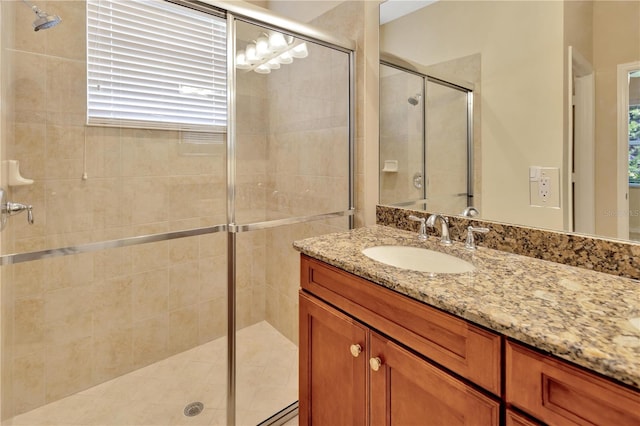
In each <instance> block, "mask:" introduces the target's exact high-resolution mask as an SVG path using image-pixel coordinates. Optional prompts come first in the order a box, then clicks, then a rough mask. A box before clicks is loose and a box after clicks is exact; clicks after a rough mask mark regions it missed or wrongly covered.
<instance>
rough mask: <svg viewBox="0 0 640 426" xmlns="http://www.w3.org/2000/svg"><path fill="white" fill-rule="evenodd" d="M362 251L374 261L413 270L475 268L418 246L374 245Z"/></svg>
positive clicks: (443, 271) (454, 271)
mask: <svg viewBox="0 0 640 426" xmlns="http://www.w3.org/2000/svg"><path fill="white" fill-rule="evenodd" d="M362 253H363V254H364V255H365V256H367V257H368V258H371V259H373V260H375V261H378V262H381V263H385V264H387V265H391V266H395V267H396V268H403V269H411V270H413V271H420V272H433V273H438V274H460V273H463V272H471V271H473V270H475V267H474V266H473V265H472V264H471V263H469V262H467V261H466V260H462V259H460V258H458V257H455V256H451V255H449V254H445V253H440V252H439V251H433V250H429V249H424V248H419V247H407V246H376V247H369V248H366V249H364V250H362Z"/></svg>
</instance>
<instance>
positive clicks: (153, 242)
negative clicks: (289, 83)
mask: <svg viewBox="0 0 640 426" xmlns="http://www.w3.org/2000/svg"><path fill="white" fill-rule="evenodd" d="M42 3H45V4H44V5H42V6H43V7H46V9H47V11H48V12H49V13H52V14H56V15H60V16H61V17H62V18H63V23H62V24H61V25H58V26H56V27H53V28H50V29H47V30H42V31H38V32H34V31H33V27H32V26H31V23H32V21H33V19H34V13H33V11H32V10H31V8H30V7H28V6H26V5H25V4H24V3H23V2H20V1H2V2H0V18H1V19H2V21H1V22H0V36H1V39H0V48H1V49H0V55H1V58H0V61H1V63H2V69H1V73H0V78H1V82H0V87H1V88H2V93H1V98H2V102H1V103H0V104H1V107H2V114H1V115H0V120H2V121H1V122H0V130H1V132H2V133H1V134H0V137H1V142H2V146H1V156H2V158H1V160H2V161H3V163H4V162H5V161H7V162H8V161H10V160H15V161H19V164H20V171H21V173H22V175H23V176H24V177H25V178H28V179H30V180H31V182H29V181H22V182H17V181H11V180H8V179H5V176H6V175H5V174H4V173H2V177H1V178H0V179H2V181H1V182H0V184H1V186H2V187H4V189H5V190H6V191H5V195H6V198H5V199H4V201H3V204H5V203H6V202H8V201H10V202H14V203H24V204H25V205H31V206H32V209H33V219H34V220H33V224H29V223H28V222H27V213H26V212H22V213H19V214H18V213H17V212H16V214H14V215H12V216H11V217H9V218H8V220H7V223H6V227H5V228H4V230H3V231H2V234H0V237H1V239H2V253H1V259H2V266H1V279H2V286H1V288H2V300H1V302H2V303H1V311H0V312H1V320H0V323H1V324H2V356H1V359H2V366H1V367H2V369H1V372H2V378H1V386H2V392H1V395H2V413H1V414H2V420H3V421H7V420H9V419H12V421H13V424H28V425H32V426H36V425H44V424H58V425H64V424H76V425H94V424H101V425H114V426H115V425H118V426H120V425H149V424H181V423H182V422H186V421H188V420H189V419H185V415H187V414H195V412H196V411H197V408H195V409H194V408H189V410H188V412H187V413H185V408H187V406H188V404H190V403H192V402H202V403H204V409H203V411H202V412H201V413H200V414H199V418H198V420H197V421H199V422H202V423H203V424H204V423H209V424H224V423H226V398H225V395H226V340H227V339H226V336H225V334H226V330H227V326H226V325H227V324H226V320H227V316H226V306H227V305H226V302H227V294H226V283H227V280H226V278H227V277H226V264H227V255H226V232H224V231H226V229H227V226H226V209H225V206H226V200H227V193H226V192H227V187H226V173H225V169H226V148H225V144H224V143H223V141H224V135H223V136H222V138H220V137H219V136H220V135H217V136H218V137H215V136H214V135H209V136H211V137H197V136H203V135H205V136H207V133H201V132H200V133H189V132H184V131H181V130H176V129H170V128H168V127H170V126H166V127H167V128H157V127H158V126H156V128H154V129H149V127H148V126H149V125H150V124H148V123H147V126H146V127H145V126H143V125H138V126H136V125H132V123H128V125H127V123H125V122H124V121H123V122H121V123H120V124H118V123H110V124H109V125H104V126H88V125H87V124H86V122H87V121H86V120H87V96H86V94H87V90H88V86H87V74H86V69H87V65H88V62H89V60H88V59H87V46H88V47H89V48H90V49H95V48H96V45H97V44H98V42H88V41H87V39H86V38H85V36H86V34H87V27H86V23H87V20H90V21H92V22H94V21H95V22H97V21H100V22H105V20H108V19H112V18H115V17H118V16H124V15H126V16H129V17H130V16H131V15H133V17H134V18H139V19H142V20H144V21H145V22H144V24H145V25H141V26H140V27H139V28H136V30H137V31H138V32H139V37H140V38H141V39H145V40H152V41H153V42H151V43H147V44H148V45H149V46H150V47H162V46H166V45H167V44H169V43H170V42H171V40H169V39H170V38H171V36H172V35H175V34H177V33H179V32H180V31H182V30H183V29H184V30H185V31H191V30H193V31H198V32H200V33H201V34H205V35H206V34H210V33H211V25H212V22H214V24H213V25H215V24H217V25H220V24H221V25H224V24H225V19H224V18H223V17H221V16H217V17H213V16H212V15H210V14H205V13H202V12H196V11H194V10H192V9H187V8H184V7H180V6H177V5H174V4H171V3H169V2H144V4H142V3H141V2H133V1H127V2H108V1H101V2H91V3H92V4H93V5H95V6H96V8H95V9H89V11H87V9H86V8H87V7H88V6H89V2H85V1H56V2H42ZM143 6H149V7H150V9H151V10H146V9H145V12H144V13H141V12H139V11H138V12H137V11H136V9H135V8H137V7H143ZM112 7H113V8H116V7H122V8H124V9H127V10H119V11H118V12H117V13H116V12H115V11H114V10H112V9H111V8H112ZM128 8H132V9H133V11H132V10H129V9H128ZM162 8H168V10H167V9H165V10H159V9H162ZM87 12H89V13H87ZM129 12H131V13H129ZM141 17H142V18H141ZM168 21H170V22H171V25H170V24H169V22H168ZM176 21H177V22H176ZM185 22H186V25H183V24H184V23H185ZM157 23H160V24H161V25H162V27H163V28H162V31H157V32H156V30H155V28H153V24H157ZM109 25H112V28H111V34H114V37H116V38H119V37H121V36H122V35H123V33H122V31H123V30H122V27H121V26H120V27H118V26H117V25H116V24H115V23H110V24H109ZM119 25H122V24H119ZM169 27H171V30H172V31H169V30H168V28H169ZM185 28H186V29H185ZM124 32H127V31H124ZM174 41H175V40H174ZM127 43H128V44H127V45H126V47H127V48H128V49H132V50H134V51H135V50H136V49H139V48H140V44H137V43H136V42H135V40H130V41H128V42H127ZM142 44H145V43H142ZM191 48H192V46H186V45H185V48H184V51H182V50H181V51H179V52H177V51H174V52H172V53H173V55H174V56H180V57H181V58H182V57H183V56H185V55H187V54H186V53H185V52H186V50H187V49H191ZM191 54H192V51H191V52H189V54H188V55H191ZM109 55H111V53H109ZM113 55H114V56H113V57H109V59H108V62H109V64H110V70H123V69H127V68H126V67H123V66H121V65H118V62H117V61H118V60H119V59H122V57H119V58H118V57H117V56H118V54H117V53H113ZM188 55H187V56H188ZM222 55H223V57H224V51H223V53H222ZM138 56H142V55H138ZM152 57H153V60H154V61H155V62H156V63H157V64H158V66H159V69H160V70H161V72H165V71H166V70H169V69H171V67H172V65H173V62H174V61H173V60H171V58H170V59H169V60H167V59H166V57H161V56H153V55H152ZM187 69H190V68H187V67H184V68H183V69H181V72H182V73H183V74H186V73H187ZM223 69H224V66H223ZM108 71H109V70H107V69H106V68H105V69H104V72H108ZM120 74H122V73H120ZM134 74H135V73H134ZM97 78H100V77H99V76H98V77H97ZM167 78H168V79H169V80H170V81H169V83H172V82H174V80H172V79H171V78H170V76H169V77H167ZM111 82H112V80H111V79H109V81H106V79H105V80H104V81H102V83H100V84H99V87H98V85H90V86H89V87H90V88H91V89H96V88H97V89H98V90H99V91H100V90H101V91H103V93H104V92H105V91H107V90H111V89H110V88H109V87H108V86H109V84H111ZM163 87H165V88H166V90H167V92H165V96H166V99H167V100H170V99H173V100H175V99H176V98H179V99H181V100H182V101H184V102H187V103H188V102H190V101H193V100H194V97H196V98H197V97H198V96H199V97H200V98H203V97H206V96H201V95H199V94H198V93H194V92H193V91H192V92H191V93H184V92H185V91H184V90H183V92H180V91H179V90H178V85H177V84H167V85H165V86H163ZM126 92H128V88H127V89H126V90H125V89H124V88H123V87H116V88H115V89H114V93H115V94H119V95H121V94H122V93H126ZM204 93H205V94H206V92H204ZM114 96H115V95H114ZM141 98H142V97H141V96H139V95H133V96H132V99H131V103H138V104H144V102H143V101H142V99H141ZM223 99H225V98H223ZM159 100H164V98H163V97H162V96H161V97H160V98H159ZM196 103H201V99H198V100H197V102H196ZM147 105H148V104H147ZM134 124H135V123H134ZM138 124H140V123H138ZM160 127H162V126H160ZM8 164H9V163H5V164H3V169H4V168H5V166H7V165H8ZM5 205H6V204H5ZM191 420H194V419H191Z"/></svg>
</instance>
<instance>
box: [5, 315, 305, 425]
mask: <svg viewBox="0 0 640 426" xmlns="http://www.w3.org/2000/svg"><path fill="white" fill-rule="evenodd" d="M237 342H238V345H237V346H238V353H237V365H238V371H237V384H236V386H237V399H236V400H237V402H236V407H237V411H236V412H237V414H236V424H237V425H239V426H245V425H247V426H249V425H256V424H257V423H259V422H260V421H262V420H264V419H266V418H268V417H269V416H271V415H272V414H274V413H275V412H277V411H279V410H280V409H282V408H284V407H286V406H287V405H289V404H291V403H292V402H294V401H296V400H297V387H298V350H297V347H296V345H295V344H293V343H292V342H291V341H289V340H287V339H286V338H285V337H284V336H282V335H281V334H280V333H278V331H276V330H275V329H274V328H273V327H271V325H269V324H268V323H266V322H261V323H258V324H255V325H252V326H251V327H247V328H245V329H242V330H241V331H239V332H238V335H237ZM226 371H227V369H226V339H225V338H221V339H217V340H215V341H213V342H210V343H207V344H205V345H202V346H199V347H197V348H194V349H191V350H189V351H186V352H183V353H181V354H178V355H175V356H172V357H171V358H168V359H165V360H163V361H160V362H157V363H155V364H153V365H150V366H148V367H145V368H142V369H140V370H137V371H134V372H131V373H129V374H127V375H125V376H122V377H119V378H116V379H114V380H111V381H109V382H106V383H103V384H101V385H98V386H95V387H93V388H90V389H87V390H85V391H83V392H80V393H78V394H75V395H72V396H70V397H67V398H65V399H63V400H60V401H56V402H54V403H51V404H48V405H45V406H44V407H40V408H38V409H36V410H33V411H30V412H28V413H25V414H22V415H19V416H17V417H15V418H13V419H11V420H9V421H6V422H3V426H11V425H15V426H41V425H43V426H44V425H56V426H64V425H82V426H93V425H104V426H108V425H110V426H125V425H126V426H161V425H203V426H204V425H211V426H214V425H225V424H226V408H225V407H226V396H225V391H226ZM194 401H200V402H202V403H203V404H204V410H203V411H202V413H201V414H199V415H197V416H195V417H186V416H184V414H183V411H184V408H185V406H186V405H187V404H188V403H190V402H194ZM296 420H297V419H294V420H293V421H294V423H293V424H297V423H295V421H296Z"/></svg>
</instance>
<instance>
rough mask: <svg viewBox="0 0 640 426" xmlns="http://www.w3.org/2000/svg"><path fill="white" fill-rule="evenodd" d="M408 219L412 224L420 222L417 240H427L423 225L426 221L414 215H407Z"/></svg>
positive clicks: (425, 228)
mask: <svg viewBox="0 0 640 426" xmlns="http://www.w3.org/2000/svg"><path fill="white" fill-rule="evenodd" d="M408 219H409V220H413V221H414V222H420V229H419V230H418V239H419V240H426V239H427V226H426V225H425V223H426V222H427V219H425V218H424V217H418V216H414V215H409V217H408Z"/></svg>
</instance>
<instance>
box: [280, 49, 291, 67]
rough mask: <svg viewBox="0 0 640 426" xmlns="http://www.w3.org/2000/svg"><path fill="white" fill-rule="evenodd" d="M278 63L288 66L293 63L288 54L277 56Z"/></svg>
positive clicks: (283, 53)
mask: <svg viewBox="0 0 640 426" xmlns="http://www.w3.org/2000/svg"><path fill="white" fill-rule="evenodd" d="M278 62H280V63H281V64H290V63H291V62H293V57H291V54H290V53H289V52H282V53H281V54H280V56H278Z"/></svg>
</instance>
